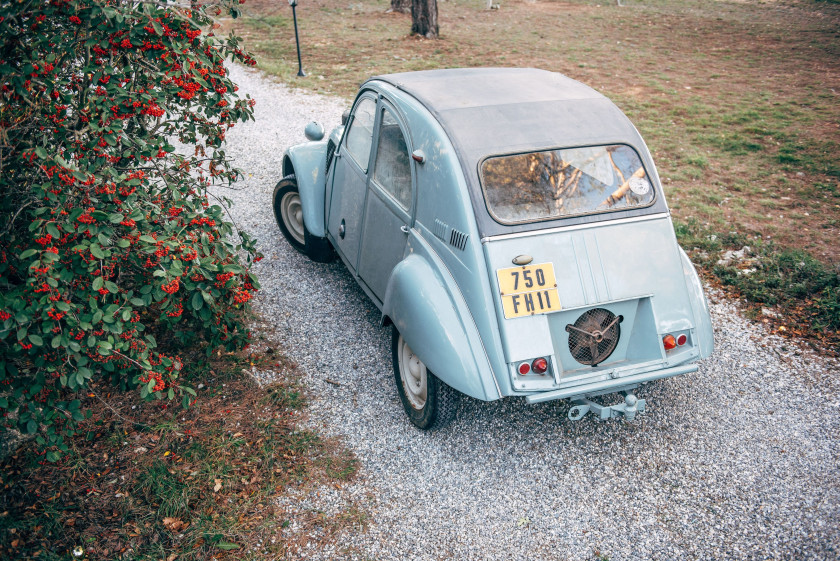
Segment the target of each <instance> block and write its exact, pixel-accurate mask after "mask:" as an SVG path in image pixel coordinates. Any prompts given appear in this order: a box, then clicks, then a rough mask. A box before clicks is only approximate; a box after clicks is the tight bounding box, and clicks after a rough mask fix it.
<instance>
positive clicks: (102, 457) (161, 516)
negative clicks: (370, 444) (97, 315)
mask: <svg viewBox="0 0 840 561" xmlns="http://www.w3.org/2000/svg"><path fill="white" fill-rule="evenodd" d="M192 359H193V361H194V362H196V363H197V367H196V368H197V369H196V368H194V371H201V372H204V374H205V375H204V376H203V377H202V379H201V382H202V387H201V389H199V390H198V395H197V398H196V401H195V403H194V404H193V406H192V407H191V408H190V409H189V410H187V411H185V410H183V409H181V407H180V406H174V407H173V405H172V404H171V403H160V402H158V403H138V399H137V397H136V396H135V395H134V394H125V393H120V392H115V391H114V389H113V388H112V387H110V386H108V385H106V384H101V383H99V384H93V385H92V386H91V388H90V391H89V392H87V394H86V395H87V398H86V399H85V403H84V405H85V406H87V407H88V408H90V409H91V410H93V411H94V414H93V416H92V417H91V418H90V419H89V420H87V421H86V422H85V423H84V426H83V427H82V430H83V432H82V435H83V436H81V437H80V438H77V439H75V440H74V441H72V448H71V451H70V453H69V454H67V455H66V456H65V457H64V458H63V459H61V460H60V461H59V462H57V463H55V464H50V463H47V462H44V461H43V460H42V458H43V457H42V456H39V455H38V454H37V453H35V452H34V451H33V450H32V449H31V447H30V446H28V445H24V446H23V447H21V448H20V449H18V450H17V451H16V452H15V453H14V454H13V455H12V456H10V457H7V458H5V459H4V460H3V462H2V465H0V485H2V487H3V493H2V495H0V558H3V559H62V560H64V559H68V558H71V554H72V552H73V550H74V549H78V550H79V551H81V552H82V554H83V555H82V557H83V558H84V559H89V560H98V559H102V560H105V559H120V558H122V559H158V560H164V559H165V560H167V561H174V560H176V559H184V560H187V559H195V560H205V559H210V558H215V559H221V558H231V559H248V558H260V559H263V558H272V559H274V558H279V557H284V556H291V557H294V555H295V552H296V551H297V550H298V549H299V548H300V547H301V546H302V545H303V544H305V543H307V542H310V543H312V542H314V543H316V544H317V543H323V544H326V543H330V542H331V541H332V540H334V539H335V537H336V536H337V535H339V534H340V533H341V532H344V531H350V530H353V531H357V530H359V529H360V528H364V526H365V523H366V515H365V514H364V512H363V511H362V510H361V508H360V507H359V505H357V504H355V503H353V502H352V501H350V500H345V501H343V502H342V505H341V508H337V509H335V510H334V511H332V512H330V513H326V514H325V513H324V512H322V511H317V513H316V514H313V512H315V511H306V510H300V509H297V510H295V511H290V510H289V509H287V508H283V507H282V506H281V505H282V504H283V502H284V501H287V500H288V497H294V496H297V495H300V494H305V493H306V492H307V490H309V489H313V488H319V487H322V486H329V487H330V488H331V489H338V490H339V491H340V490H341V489H343V488H344V486H345V485H346V483H347V482H348V481H351V480H352V479H353V478H354V476H355V474H356V470H357V463H356V459H355V458H354V457H353V455H352V454H351V453H350V452H349V451H347V450H346V449H345V448H343V447H342V446H341V444H340V443H339V442H337V441H334V440H329V439H324V438H322V437H321V436H319V435H318V434H317V433H315V432H313V431H311V430H307V429H304V428H301V424H300V422H301V420H302V418H303V415H304V413H303V408H304V406H305V396H304V393H303V391H302V388H301V387H299V386H298V385H297V384H296V383H295V382H293V381H292V380H295V379H297V374H296V373H295V369H296V365H295V364H294V363H293V362H291V361H290V360H289V359H287V358H285V357H283V356H282V355H280V354H279V353H278V352H277V351H276V350H274V349H273V348H271V347H268V346H265V347H264V348H263V349H262V350H261V351H260V352H258V353H255V352H252V353H240V354H238V355H223V356H216V357H214V358H213V360H211V361H209V362H208V361H206V359H202V357H200V356H194V357H192ZM252 368H254V369H259V370H263V371H265V370H273V371H275V372H281V373H286V375H285V376H281V379H282V380H283V381H281V382H278V383H274V384H271V385H269V386H264V387H261V386H259V385H258V384H257V383H256V382H255V380H254V378H253V377H252V376H251V375H250V374H249V371H250V370H251V369H252ZM194 383H195V385H197V384H198V380H196V381H195V382H194ZM290 512H293V513H294V514H291V515H290Z"/></svg>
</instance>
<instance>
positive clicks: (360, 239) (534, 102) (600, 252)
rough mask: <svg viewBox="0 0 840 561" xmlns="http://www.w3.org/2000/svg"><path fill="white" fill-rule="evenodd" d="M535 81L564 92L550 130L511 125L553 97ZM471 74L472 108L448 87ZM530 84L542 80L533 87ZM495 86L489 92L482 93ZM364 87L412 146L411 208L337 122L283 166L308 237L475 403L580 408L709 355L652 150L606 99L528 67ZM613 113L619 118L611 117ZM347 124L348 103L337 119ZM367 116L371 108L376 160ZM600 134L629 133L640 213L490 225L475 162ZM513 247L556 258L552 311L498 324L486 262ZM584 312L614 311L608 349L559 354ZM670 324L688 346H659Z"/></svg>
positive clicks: (492, 275) (692, 278) (377, 81)
mask: <svg viewBox="0 0 840 561" xmlns="http://www.w3.org/2000/svg"><path fill="white" fill-rule="evenodd" d="M464 76H466V77H464ZM546 79H548V80H549V82H550V83H551V84H552V85H551V87H550V88H549V90H550V91H554V90H557V89H562V88H566V89H563V90H562V91H571V92H572V93H571V94H569V95H568V96H567V97H568V99H562V100H559V101H558V102H557V103H556V105H559V106H561V109H558V110H557V111H558V113H557V115H555V116H553V117H552V116H549V117H546V121H549V122H548V124H546V125H545V126H542V125H541V124H540V122H541V119H540V117H539V116H538V117H537V118H536V120H535V121H534V124H530V125H527V126H523V127H521V130H519V132H518V133H511V134H510V135H508V133H507V131H508V130H514V129H516V122H517V121H515V119H520V118H521V117H520V116H521V115H525V114H527V111H528V110H529V109H531V110H534V111H545V109H543V108H545V107H554V106H555V104H553V103H552V100H551V99H548V100H546V99H542V98H538V96H537V94H535V93H533V90H534V89H535V88H537V89H539V88H538V85H539V83H541V82H540V81H545V80H546ZM511 81H513V82H519V83H521V84H520V85H521V87H523V88H528V89H523V90H522V91H524V92H525V93H523V94H521V95H520V94H516V90H515V89H514V90H513V92H514V94H516V95H514V101H516V100H519V101H520V103H518V105H516V107H515V109H508V108H507V107H506V104H504V103H498V100H499V99H504V98H505V96H506V95H508V92H507V91H506V88H508V89H510V88H513V86H509V85H503V86H495V85H494V84H498V83H502V84H510V83H511ZM475 83H478V84H483V86H479V87H483V89H481V92H482V93H481V94H479V97H481V96H485V98H482V99H479V100H478V101H476V102H471V101H470V100H469V99H468V100H467V102H464V103H463V105H465V106H468V108H471V109H470V110H472V111H473V114H470V113H469V111H467V112H466V113H465V111H464V110H461V109H460V105H459V104H461V103H462V102H461V98H459V97H458V95H461V96H463V97H464V98H467V95H466V93H465V92H467V93H470V92H472V91H473V90H472V89H471V88H474V87H477V86H475V85H474V84H475ZM531 83H533V84H537V86H534V87H530V88H529V87H528V84H531ZM440 84H447V85H451V89H452V93H451V95H449V96H448V97H447V95H444V94H439V93H437V92H438V91H439V90H438V89H435V88H438V87H439V86H440ZM494 87H495V88H496V90H497V91H495V93H493V92H491V93H485V92H486V90H488V89H492V88H494ZM459 88H460V89H459ZM552 88H553V89H552ZM590 92H591V94H590ZM491 94H492V95H491ZM564 95H565V94H564ZM494 96H495V97H494ZM529 96H530V97H529ZM364 97H367V98H370V99H373V100H375V101H376V103H377V107H378V108H381V107H384V106H387V107H388V108H389V109H390V110H391V112H392V113H393V114H394V115H395V116H396V117H397V120H398V121H399V126H400V129H401V130H402V132H403V135H404V137H405V141H406V144H407V145H408V151H409V153H412V154H414V155H415V158H414V159H413V160H412V161H411V175H412V185H413V191H412V195H411V197H412V198H411V204H410V209H409V210H408V211H404V210H402V209H401V208H400V207H398V205H395V204H394V201H393V200H390V199H389V198H388V197H386V196H383V194H382V193H381V192H380V191H379V190H377V188H376V186H375V185H374V183H373V181H372V180H371V178H370V177H369V176H370V175H371V174H370V173H367V172H366V170H365V169H362V166H360V165H356V163H355V161H353V160H352V158H349V157H348V155H347V153H346V147H345V145H344V144H343V142H342V140H343V134H344V126H342V127H339V128H337V129H336V130H334V131H332V133H331V134H330V135H329V137H328V138H327V139H325V140H319V141H312V142H307V143H304V144H300V145H298V146H294V147H292V148H290V149H288V150H287V152H286V153H285V155H284V158H283V174H284V175H288V174H290V173H294V174H295V175H296V178H297V183H298V189H299V192H300V198H301V203H302V207H303V219H304V223H305V225H306V229H307V230H308V231H309V233H310V234H312V235H313V236H317V237H325V238H327V239H328V240H329V241H330V243H331V244H332V245H333V247H334V248H335V249H336V251H337V253H338V255H339V256H340V257H341V259H342V260H343V261H344V263H345V264H346V265H347V267H348V268H349V269H350V271H351V272H352V273H353V274H354V276H355V277H356V279H357V280H358V281H359V284H360V286H361V287H362V288H363V289H364V290H365V292H366V293H367V294H368V296H369V297H370V298H371V300H372V301H373V302H374V303H375V304H376V306H377V307H378V308H379V309H380V310H381V312H382V322H383V324H389V323H392V324H393V325H394V326H395V327H396V328H397V329H398V330H399V332H400V334H402V336H403V337H404V339H405V341H406V342H407V343H408V345H410V347H411V349H413V350H414V352H415V353H416V354H417V356H418V357H419V358H420V359H421V360H422V361H423V362H424V363H425V365H426V366H427V367H428V368H429V369H430V370H431V371H432V372H434V374H435V375H436V376H437V377H438V378H439V379H440V380H442V381H444V382H445V383H446V384H448V385H449V386H451V387H453V388H455V389H456V390H458V391H460V392H462V393H464V394H466V395H469V396H471V397H474V398H477V399H481V400H495V399H499V398H502V397H507V396H524V397H526V398H527V400H528V402H529V403H538V402H542V401H548V400H553V399H565V398H568V399H571V400H572V401H573V402H575V403H578V404H583V403H590V402H589V401H588V398H589V397H592V396H597V395H602V394H607V393H612V392H617V391H624V392H625V393H626V392H629V391H630V390H632V389H634V388H636V387H637V386H638V385H639V384H641V383H644V382H647V381H651V380H656V379H660V378H665V377H669V376H675V375H679V374H685V373H690V372H694V371H696V370H697V366H696V364H694V363H695V362H696V361H697V360H698V359H699V358H703V357H707V356H709V355H710V354H711V353H712V351H713V336H712V326H711V321H710V316H709V309H708V304H707V302H706V298H705V296H704V294H703V288H702V285H701V283H700V280H699V278H698V276H697V273H696V271H695V269H694V267H693V266H692V264H691V262H690V261H689V259H688V257H687V256H686V254H685V253H684V252H683V251H682V249H681V248H680V247H679V245H678V244H677V240H676V237H675V234H674V229H673V225H672V223H671V218H670V214H669V212H668V210H667V206H665V201H664V195H663V190H662V186H661V183H660V181H659V177H658V175H657V174H656V169H655V167H654V165H653V161H652V158H651V156H650V154H649V152H648V150H647V148H646V146H645V145H644V142H643V141H642V139H641V137H640V136H639V134H638V132H636V130H635V128H633V126H632V125H631V124H630V123H629V121H628V120H627V119H626V117H624V115H623V114H622V113H621V112H620V111H619V110H618V109H617V108H615V106H614V105H612V104H611V103H610V102H609V101H608V100H606V98H603V96H600V94H596V93H595V92H594V91H592V90H589V89H588V88H586V87H585V86H583V85H581V84H579V83H577V82H574V81H572V80H570V79H568V78H565V77H562V76H559V75H556V74H552V73H547V72H543V71H537V70H527V69H472V70H444V71H429V72H418V73H407V74H397V75H390V76H382V77H377V78H372V79H371V80H368V81H367V82H366V83H365V84H363V85H362V87H361V89H360V92H359V95H358V96H357V98H356V102H355V103H354V110H355V107H357V106H358V103H359V101H360V100H361V99H362V98H364ZM429 97H431V98H432V99H431V100H430V99H429ZM523 98H524V101H522V99H523ZM532 98H533V99H532ZM470 103H472V105H470ZM529 104H531V105H529ZM531 106H533V107H531ZM576 106H579V107H578V110H574V108H575V107H576ZM508 110H509V111H511V112H512V115H507V114H506V113H505V111H508ZM476 111H481V112H482V113H480V115H487V121H488V122H487V123H481V126H483V127H485V128H486V129H487V130H479V131H477V132H475V133H474V134H473V136H470V135H469V134H470V133H469V131H467V132H464V131H462V130H460V128H464V127H467V126H472V125H469V123H471V122H472V121H473V120H476V115H479V113H476ZM548 111H549V113H551V111H553V110H551V109H549V110H548ZM377 114H381V110H380V109H377ZM506 119H507V120H508V121H507V123H508V124H505V120H506ZM551 119H555V120H556V122H558V123H567V125H566V130H563V131H560V133H558V135H557V137H556V138H551V137H549V136H551V135H552V134H553V132H552V131H553V130H554V129H553V128H552V125H551V123H550V121H551ZM570 119H578V120H580V123H578V124H575V123H569V120H570ZM477 120H478V121H482V119H477ZM613 121H619V122H618V124H617V125H615V126H613V125H612V124H611V123H612V122H613ZM352 123H353V113H352V112H351V116H350V120H349V121H348V126H352ZM459 123H460V124H459ZM511 123H512V124H511ZM581 123H583V124H581ZM378 127H379V119H377V123H376V127H375V129H374V133H373V139H374V140H373V146H372V150H371V152H372V154H373V155H375V154H376V148H377V146H376V138H377V131H378ZM493 127H497V128H498V127H501V128H498V130H496V129H493ZM504 127H507V128H504ZM541 127H542V128H541ZM517 130H518V129H517ZM530 131H533V139H532V140H533V141H532V142H531V141H530V140H529V134H530ZM575 131H578V132H575ZM491 134H493V135H501V136H504V137H505V140H504V141H502V142H501V143H500V144H498V148H494V151H492V152H490V153H485V152H487V150H486V149H485V148H484V144H482V143H485V144H486V143H487V142H491V143H492V142H493V141H487V140H486V139H483V138H481V136H482V135H491ZM571 134H576V135H577V137H575V138H572V137H570V135H571ZM508 141H509V142H508ZM505 142H508V144H505ZM607 143H622V144H627V145H630V146H632V147H633V148H634V149H635V150H636V152H638V153H639V154H640V156H641V158H642V161H643V162H644V166H645V168H646V169H647V171H648V177H649V178H650V181H651V183H652V186H653V188H654V189H655V192H656V203H655V205H653V206H652V207H651V208H649V209H646V210H644V211H642V212H635V213H634V212H625V213H604V214H599V215H596V216H586V217H583V218H578V219H569V218H565V219H558V220H552V221H549V222H542V223H538V224H527V225H522V226H514V227H511V226H505V225H504V224H499V223H497V222H495V221H493V219H492V217H491V216H490V215H489V214H488V213H487V210H486V207H484V206H483V205H484V202H483V200H481V198H480V197H479V196H477V195H476V193H480V190H479V189H480V188H479V187H476V186H477V185H478V181H479V180H478V172H477V169H476V168H477V162H479V161H480V160H479V158H480V157H486V156H490V155H492V154H493V153H505V152H511V153H512V152H517V151H523V150H525V149H529V150H531V149H533V150H536V149H540V148H545V147H563V146H586V145H595V144H607ZM372 160H373V156H372V157H371V161H370V162H369V164H370V165H369V166H368V167H369V168H370V167H372V165H373V163H372ZM522 255H527V256H529V257H531V258H532V259H533V262H534V263H552V264H553V267H554V270H555V271H556V275H557V277H556V278H557V285H558V286H557V289H558V293H559V295H560V300H561V302H562V309H560V310H559V311H555V312H551V313H546V314H537V315H532V316H526V317H516V318H511V319H505V316H504V313H503V310H502V304H501V296H500V288H499V284H498V280H497V277H496V271H497V270H499V269H503V268H506V267H512V266H513V265H512V259H514V258H516V257H517V256H522ZM595 308H600V309H606V310H609V311H610V312H611V313H613V314H615V315H616V316H619V315H620V316H621V317H622V323H621V337H620V339H619V341H618V343H617V345H616V347H615V349H614V350H613V351H612V353H611V354H610V356H609V357H608V358H607V359H606V360H604V361H603V362H602V363H600V364H597V365H596V366H594V367H593V366H590V365H584V364H581V363H579V362H577V361H576V359H575V358H574V357H573V356H572V354H571V353H570V345H569V331H568V329H566V326H567V325H570V324H573V323H574V322H575V320H576V319H577V318H578V317H580V316H581V314H582V313H584V312H586V311H587V310H591V309H595ZM668 334H673V335H674V336H677V335H680V334H682V335H684V336H685V337H684V340H685V341H686V343H685V344H683V345H680V346H679V347H677V348H675V349H671V350H666V349H665V348H664V346H663V337H664V336H665V335H668ZM534 357H545V358H546V359H547V360H548V363H549V365H550V368H549V372H548V373H547V374H546V375H544V376H529V375H520V374H519V371H518V366H519V365H521V364H522V363H523V362H528V361H530V360H532V359H534ZM628 403H629V402H628ZM586 407H588V406H586ZM595 407H597V406H595ZM601 415H602V417H604V418H606V417H608V416H611V412H610V411H609V410H607V411H606V413H604V412H602V413H601ZM570 416H571V413H570ZM612 416H617V415H615V413H612Z"/></svg>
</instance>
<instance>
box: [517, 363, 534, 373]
mask: <svg viewBox="0 0 840 561" xmlns="http://www.w3.org/2000/svg"><path fill="white" fill-rule="evenodd" d="M530 371H531V365H530V364H528V363H527V362H523V363H522V364H520V365H519V373H520V374H522V375H523V376H524V375H525V374H527V373H528V372H530Z"/></svg>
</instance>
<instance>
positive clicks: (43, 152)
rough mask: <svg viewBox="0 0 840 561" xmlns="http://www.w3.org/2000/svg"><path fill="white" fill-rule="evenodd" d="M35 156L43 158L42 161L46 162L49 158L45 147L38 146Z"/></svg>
mask: <svg viewBox="0 0 840 561" xmlns="http://www.w3.org/2000/svg"><path fill="white" fill-rule="evenodd" d="M35 155H36V156H38V157H39V158H41V159H42V160H46V159H47V158H48V157H49V156H48V155H47V151H46V150H44V148H43V146H38V147H36V148H35Z"/></svg>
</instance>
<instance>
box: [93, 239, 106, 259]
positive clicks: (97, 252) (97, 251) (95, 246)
mask: <svg viewBox="0 0 840 561" xmlns="http://www.w3.org/2000/svg"><path fill="white" fill-rule="evenodd" d="M90 253H91V255H93V256H94V257H96V258H97V259H105V254H104V253H102V248H100V247H99V244H96V243H95V244H91V246H90Z"/></svg>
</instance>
